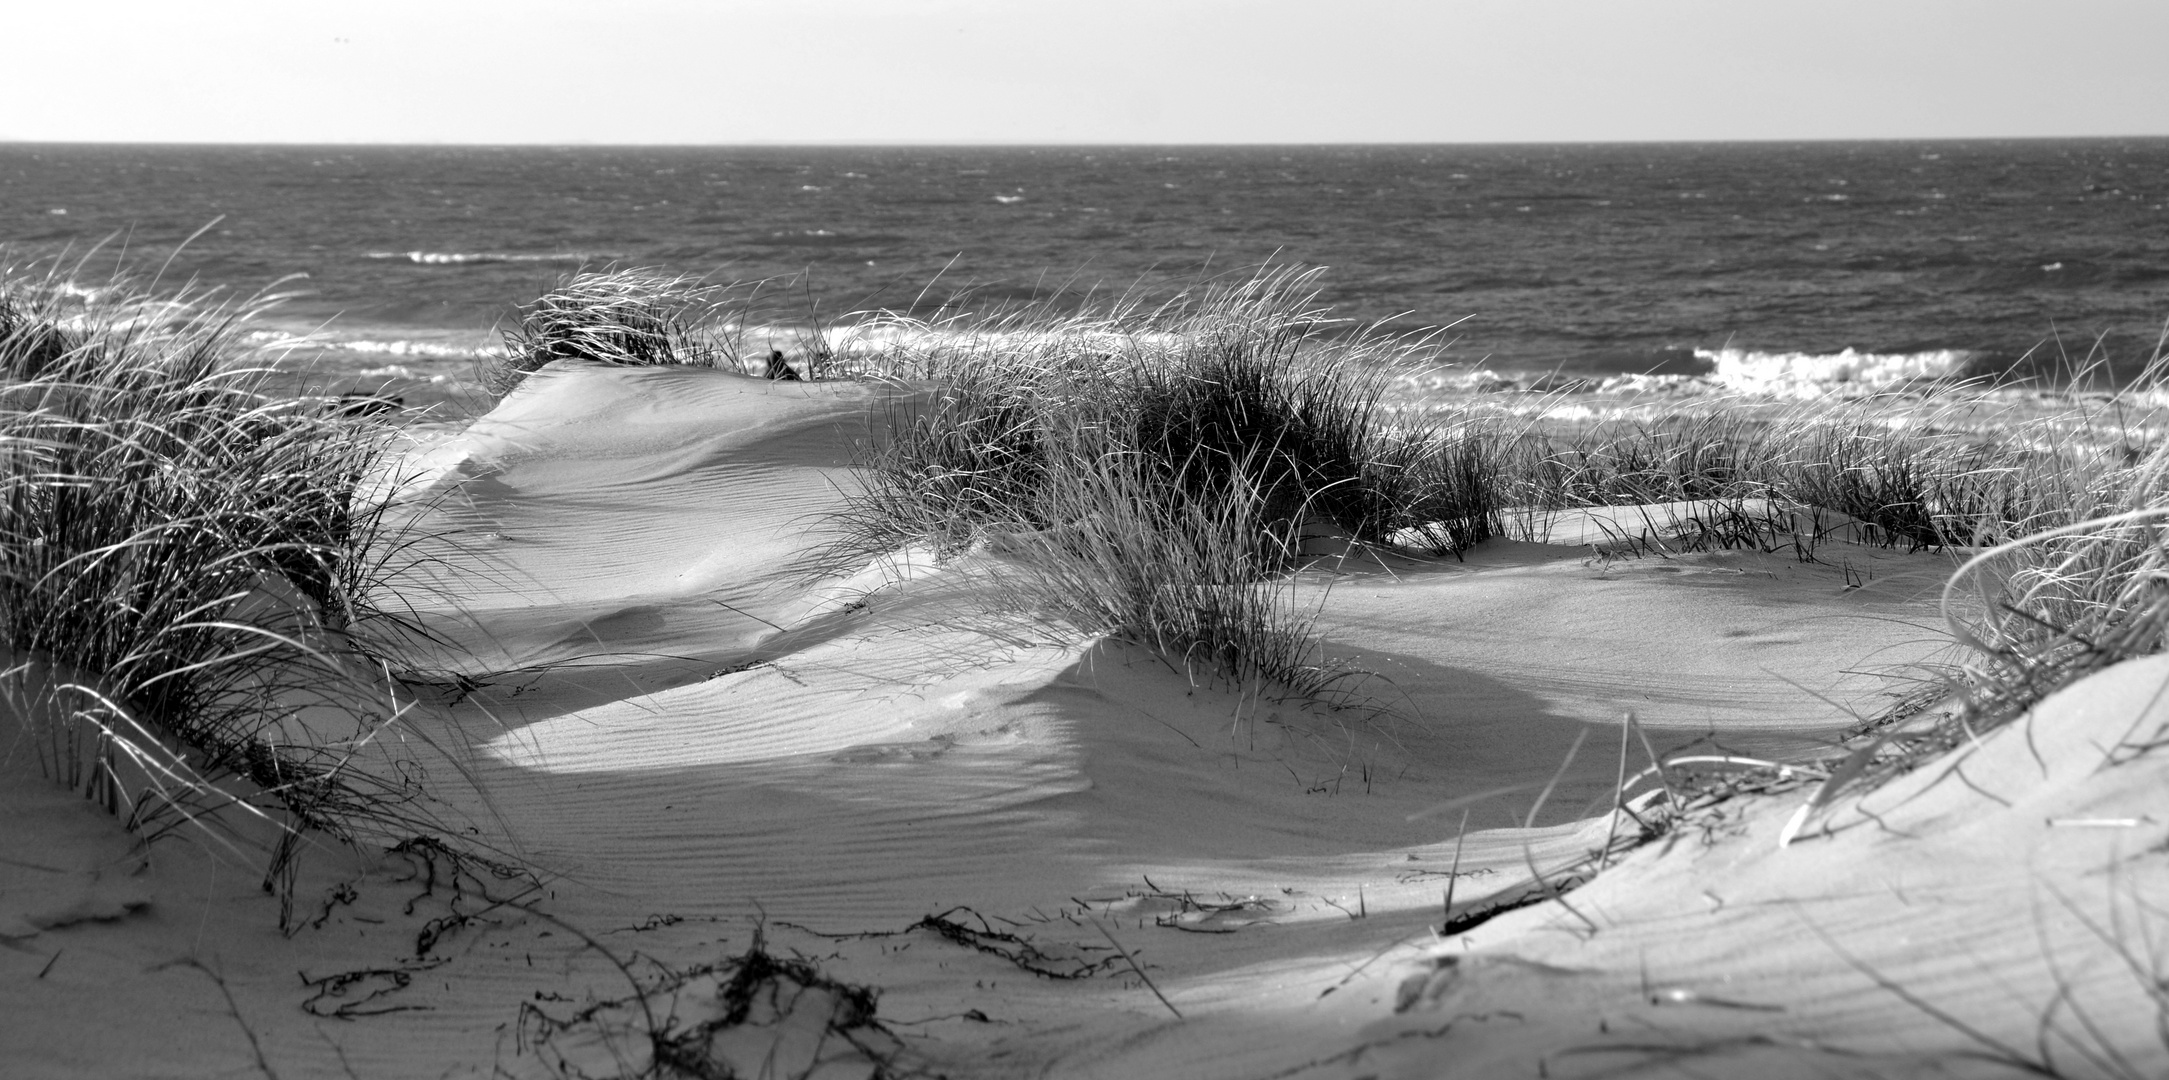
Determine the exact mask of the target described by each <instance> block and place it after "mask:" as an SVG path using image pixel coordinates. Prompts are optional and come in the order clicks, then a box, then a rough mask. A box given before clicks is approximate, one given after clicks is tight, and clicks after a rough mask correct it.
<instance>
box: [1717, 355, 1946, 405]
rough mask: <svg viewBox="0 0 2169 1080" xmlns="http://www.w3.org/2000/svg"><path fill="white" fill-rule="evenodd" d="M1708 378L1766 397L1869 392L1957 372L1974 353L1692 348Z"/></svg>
mask: <svg viewBox="0 0 2169 1080" xmlns="http://www.w3.org/2000/svg"><path fill="white" fill-rule="evenodd" d="M1695 356H1696V358H1697V359H1701V360H1706V361H1708V362H1709V363H1710V364H1711V365H1712V367H1713V368H1714V370H1713V371H1712V372H1711V375H1710V377H1711V378H1712V379H1713V380H1714V381H1716V382H1717V384H1718V385H1720V386H1722V387H1724V388H1725V389H1727V390H1732V391H1736V392H1740V393H1748V394H1763V395H1767V396H1770V397H1788V398H1814V397H1824V396H1827V395H1832V394H1836V395H1841V396H1845V395H1851V394H1858V393H1873V392H1875V391H1879V390H1888V389H1893V388H1897V387H1902V386H1905V385H1908V384H1912V383H1920V382H1931V381H1934V380H1936V379H1944V378H1950V377H1953V376H1957V375H1960V374H1961V373H1962V370H1963V368H1964V367H1965V365H1966V362H1967V361H1968V360H1971V359H1973V358H1974V356H1975V354H1974V353H1973V352H1970V351H1968V350H1964V349H1934V350H1930V351H1928V352H1913V353H1867V352H1856V351H1854V350H1852V349H1847V350H1845V351H1844V352H1838V353H1769V352H1748V351H1746V350H1744V349H1696V350H1695Z"/></svg>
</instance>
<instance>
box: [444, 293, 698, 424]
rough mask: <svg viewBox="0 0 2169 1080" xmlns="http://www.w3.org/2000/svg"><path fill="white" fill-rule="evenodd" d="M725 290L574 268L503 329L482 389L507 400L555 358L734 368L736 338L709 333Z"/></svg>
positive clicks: (616, 362)
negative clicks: (501, 347) (530, 375)
mask: <svg viewBox="0 0 2169 1080" xmlns="http://www.w3.org/2000/svg"><path fill="white" fill-rule="evenodd" d="M725 291H726V289H725V287H722V286H716V285H711V284H709V283H707V282H704V281H702V280H700V279H698V278H693V277H687V276H685V275H682V274H666V273H662V272H659V271H656V270H651V269H646V268H641V267H631V268H624V269H611V270H603V271H581V272H578V273H574V274H570V275H568V276H566V277H565V278H564V279H563V280H561V281H559V282H558V283H557V285H556V287H555V288H552V289H551V290H549V291H548V292H545V293H543V294H542V295H540V296H537V297H535V298H534V299H532V300H529V301H527V302H526V303H524V304H521V305H520V307H519V310H518V311H517V312H516V313H515V316H514V318H513V320H512V322H511V323H510V324H509V325H507V326H504V327H503V328H502V329H501V334H502V336H503V338H504V346H505V347H504V352H503V355H502V356H501V357H499V358H498V359H497V360H495V361H494V362H493V363H492V364H491V365H490V366H489V367H487V368H486V369H485V370H484V371H483V372H482V383H483V387H484V389H486V390H488V391H489V393H490V394H491V395H492V396H494V397H498V398H502V397H504V396H505V395H506V394H508V393H511V392H512V390H513V388H514V387H517V386H518V385H519V384H520V382H521V381H522V380H524V379H526V378H527V373H528V372H530V371H533V370H535V369H536V368H539V367H541V366H543V365H544V364H547V363H549V362H551V361H552V360H586V361H590V362H593V363H599V364H611V365H616V366H623V367H640V366H650V365H663V364H684V365H692V366H696V367H717V366H727V367H731V368H734V369H735V368H736V367H737V355H736V353H735V352H733V351H731V350H730V348H729V345H728V342H729V339H728V338H727V337H724V336H719V335H716V334H714V333H712V332H710V331H711V330H712V325H713V323H714V321H715V318H716V315H717V313H718V312H719V311H720V310H721V309H722V306H723V301H722V297H721V294H722V293H723V292H725Z"/></svg>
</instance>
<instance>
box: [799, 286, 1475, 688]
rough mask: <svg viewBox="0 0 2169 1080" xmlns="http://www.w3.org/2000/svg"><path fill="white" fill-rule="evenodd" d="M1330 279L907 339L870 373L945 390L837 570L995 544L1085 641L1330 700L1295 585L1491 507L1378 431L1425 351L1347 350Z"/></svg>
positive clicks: (902, 421)
mask: <svg viewBox="0 0 2169 1080" xmlns="http://www.w3.org/2000/svg"><path fill="white" fill-rule="evenodd" d="M1311 282H1312V275H1310V274H1300V273H1293V272H1287V271H1269V272H1265V273H1262V274H1259V275H1258V276H1255V277H1252V278H1249V279H1246V280H1242V281H1239V282H1235V283H1232V284H1229V283H1214V284H1208V285H1206V286H1203V287H1200V288H1199V289H1196V290H1194V291H1192V292H1189V293H1185V294H1183V295H1182V296H1179V297H1177V298H1176V299H1174V300H1172V301H1169V302H1167V303H1165V304H1162V305H1160V306H1157V307H1153V308H1149V309H1148V308H1144V307H1142V306H1140V305H1137V304H1135V303H1133V302H1131V301H1129V300H1121V301H1117V302H1115V303H1113V304H1112V305H1109V306H1107V307H1105V308H1094V307H1092V306H1090V305H1089V304H1088V305H1085V306H1084V307H1083V308H1082V309H1081V310H1077V311H1072V312H1069V313H1064V314H1054V313H1051V312H1050V311H1049V310H1046V309H1026V310H1023V311H1012V312H1007V313H1003V314H1000V315H996V316H990V317H984V318H979V319H971V320H966V319H957V320H951V321H949V322H947V323H945V324H942V325H940V326H938V327H934V326H927V325H924V324H914V325H913V327H911V328H910V329H913V330H915V331H917V333H912V334H896V333H893V332H892V333H891V334H890V336H889V339H890V340H892V341H901V342H905V343H906V345H904V346H900V347H897V348H895V349H893V350H892V351H890V352H889V353H887V354H885V355H883V356H880V357H874V358H869V357H866V356H863V355H862V356H860V357H858V358H856V359H855V360H854V364H855V365H856V369H857V370H858V372H859V373H860V374H862V375H866V374H871V375H878V376H886V377H889V378H899V379H905V380H910V381H913V382H915V383H918V384H919V385H921V386H923V387H925V388H926V392H925V393H924V394H922V395H920V396H919V398H918V399H916V400H914V401H912V402H911V403H910V404H898V405H896V406H895V407H894V408H893V410H892V415H891V416H890V421H891V423H890V431H889V433H888V434H887V436H886V437H885V438H884V439H882V440H881V441H879V442H878V443H877V444H876V445H875V446H873V447H872V448H871V449H870V450H869V454H868V457H867V460H866V462H865V468H864V469H863V470H862V473H861V478H862V480H863V486H862V487H861V489H860V490H859V491H858V492H855V493H853V494H852V495H851V497H850V498H849V500H848V503H847V506H846V509H845V511H844V512H843V514H842V517H841V521H840V528H839V536H838V538H837V539H836V540H835V541H834V542H833V543H832V544H831V545H829V547H828V548H827V549H826V550H825V551H824V552H823V553H822V556H821V558H820V559H819V560H818V561H819V563H820V565H821V567H822V568H823V569H824V570H828V571H840V570H847V569H851V568H855V567H856V566H857V565H863V563H864V562H865V561H866V560H867V559H869V558H873V557H878V556H879V555H882V554H885V553H887V552H890V551H893V550H896V549H898V548H901V547H906V546H913V545H919V546H924V547H928V548H931V549H932V550H933V551H934V553H935V554H936V555H937V556H938V557H943V558H950V557H955V556H957V555H959V554H962V553H964V552H966V551H972V550H980V549H985V550H988V551H991V552H992V553H994V554H996V555H998V556H1000V557H1001V565H1002V567H1003V569H1001V570H999V571H998V573H999V575H1000V576H1001V578H1002V580H1003V582H1004V583H1005V586H1006V587H1007V595H1009V596H1010V597H1011V598H1012V599H1014V600H1015V601H1016V602H1018V603H1020V604H1022V605H1025V606H1029V607H1033V608H1035V609H1038V610H1040V611H1042V612H1044V613H1046V614H1049V615H1052V616H1055V617H1058V618H1060V619H1062V620H1064V621H1067V622H1069V623H1071V624H1073V625H1075V626H1076V627H1077V628H1079V629H1080V630H1082V631H1085V632H1088V633H1107V634H1112V635H1115V636H1118V637H1122V638H1126V639H1129V640H1134V641H1138V642H1141V643H1144V644H1147V645H1150V646H1152V647H1154V648H1156V649H1159V650H1161V651H1163V652H1164V653H1167V654H1170V655H1172V656H1174V657H1177V658H1180V659H1182V660H1183V661H1185V662H1186V663H1188V664H1190V665H1192V666H1193V667H1196V668H1200V669H1202V670H1205V671H1207V672H1213V673H1218V674H1224V675H1229V676H1233V677H1235V678H1237V679H1240V680H1248V679H1251V678H1264V679H1267V680H1271V681H1277V682H1280V683H1282V684H1284V685H1286V686H1288V687H1290V688H1291V689H1294V690H1296V691H1298V692H1304V693H1310V692H1316V691H1317V690H1319V689H1321V688H1322V687H1324V686H1325V685H1328V684H1330V683H1331V682H1332V681H1333V679H1334V672H1333V670H1332V668H1331V665H1329V664H1326V663H1325V662H1324V661H1323V660H1322V658H1321V657H1319V656H1318V655H1316V640H1315V635H1314V634H1313V633H1312V630H1311V626H1310V621H1309V617H1308V615H1307V614H1306V613H1305V612H1304V611H1302V610H1300V609H1299V607H1298V605H1296V604H1295V603H1294V601H1293V599H1292V595H1293V594H1292V591H1291V589H1290V588H1289V583H1288V581H1287V580H1286V575H1287V574H1288V573H1290V572H1291V571H1294V570H1297V569H1299V568H1300V567H1302V566H1303V565H1305V563H1306V561H1307V560H1308V559H1310V558H1312V557H1314V556H1315V555H1316V554H1317V553H1318V552H1319V551H1320V550H1321V548H1322V547H1323V546H1326V545H1329V544H1330V543H1332V542H1333V541H1334V539H1336V538H1337V540H1338V542H1339V543H1340V544H1342V545H1343V546H1344V547H1345V545H1346V544H1347V543H1349V542H1354V543H1357V544H1363V543H1383V542H1385V541H1386V540H1387V539H1388V537H1390V536H1391V535H1392V534H1393V533H1394V532H1395V530H1397V529H1399V528H1402V527H1404V526H1406V525H1408V524H1411V523H1413V518H1414V516H1415V515H1423V516H1426V517H1428V516H1429V515H1431V514H1433V513H1438V512H1441V511H1444V512H1445V513H1446V516H1447V517H1449V518H1452V519H1453V520H1455V521H1458V522H1461V523H1462V525H1461V526H1459V527H1460V528H1461V530H1462V531H1461V533H1460V534H1458V535H1459V536H1460V537H1461V538H1462V539H1464V540H1465V539H1466V538H1467V537H1468V536H1469V535H1473V534H1474V533H1475V532H1480V531H1481V526H1480V525H1469V524H1468V523H1469V522H1471V521H1477V522H1480V521H1482V520H1484V519H1485V513H1484V511H1483V510H1482V509H1481V508H1474V509H1472V508H1471V507H1470V506H1468V505H1464V503H1465V502H1466V501H1467V499H1468V498H1470V497H1472V496H1471V495H1470V493H1471V492H1475V491H1476V490H1477V489H1474V488H1469V487H1466V486H1465V485H1464V486H1463V487H1460V488H1456V487H1455V486H1454V484H1455V483H1456V482H1457V481H1456V480H1455V478H1454V477H1453V476H1452V474H1451V473H1450V472H1444V471H1442V472H1438V473H1436V474H1425V473H1423V472H1422V471H1420V470H1419V469H1417V468H1416V467H1415V465H1416V463H1417V462H1419V461H1422V460H1425V454H1424V452H1423V451H1424V450H1425V449H1426V448H1428V447H1429V446H1430V445H1431V443H1432V441H1434V440H1432V439H1430V438H1429V437H1427V436H1419V435H1411V434H1408V433H1396V432H1391V431H1389V430H1387V428H1386V427H1385V426H1384V424H1383V423H1382V421H1381V418H1380V416H1379V413H1378V402H1379V398H1380V394H1381V393H1382V390H1383V387H1384V382H1385V379H1386V378H1387V377H1388V375H1389V374H1390V373H1391V371H1393V370H1394V369H1395V368H1396V366H1397V365H1399V364H1404V363H1407V362H1410V361H1411V360H1412V359H1413V358H1416V357H1418V356H1419V355H1420V354H1421V353H1423V352H1424V351H1425V350H1426V349H1427V348H1428V347H1429V345H1428V341H1427V339H1399V338H1389V337H1385V336H1382V335H1377V334H1370V333H1360V332H1329V331H1336V330H1345V329H1346V328H1336V327H1334V325H1333V324H1332V323H1331V321H1330V320H1327V319H1326V318H1325V317H1324V315H1323V314H1322V312H1321V311H1320V310H1319V309H1317V308H1316V307H1315V304H1314V292H1313V291H1312V286H1311ZM898 321H899V322H901V320H898ZM890 329H891V331H893V330H894V329H895V328H894V327H891V328H890Z"/></svg>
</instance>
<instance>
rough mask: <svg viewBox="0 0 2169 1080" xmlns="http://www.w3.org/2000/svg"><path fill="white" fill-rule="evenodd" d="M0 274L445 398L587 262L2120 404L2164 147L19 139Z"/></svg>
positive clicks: (1574, 364) (772, 290)
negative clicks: (198, 313) (2098, 384)
mask: <svg viewBox="0 0 2169 1080" xmlns="http://www.w3.org/2000/svg"><path fill="white" fill-rule="evenodd" d="M0 244H4V245H5V252H4V257H5V261H7V262H10V263H14V264H24V263H26V262H30V261H33V260H36V259H39V258H45V257H58V258H60V259H62V260H64V262H65V265H67V266H68V267H69V268H70V270H69V272H70V273H71V274H73V275H75V276H76V277H77V278H78V279H79V280H82V281H84V282H87V283H93V284H92V285H89V286H86V287H95V284H94V283H96V282H98V281H101V280H104V279H106V278H107V277H109V276H110V275H111V274H112V273H113V271H114V270H115V269H116V267H118V268H124V269H126V270H127V271H129V272H131V273H133V274H134V275H135V276H136V277H137V278H138V279H139V280H148V279H152V278H155V279H156V280H157V282H158V284H159V285H160V286H161V287H179V286H183V285H185V286H187V287H189V288H191V289H194V290H197V291H203V290H215V291H218V292H221V293H222V294H224V295H226V296H229V297H233V298H236V299H240V298H246V297H250V296H256V295H261V294H265V293H271V294H277V295H279V296H281V297H283V299H281V301H280V302H279V303H278V305H277V306H276V307H274V308H273V309H272V310H271V311H270V312H269V313H268V315H267V316H266V317H265V319H264V321H263V323H262V328H263V331H262V332H263V333H264V334H267V335H271V336H274V337H276V336H279V335H285V336H286V337H287V338H289V339H294V340H302V341H306V342H307V343H308V344H309V346H310V351H309V355H310V356H311V357H312V358H313V361H314V362H316V363H317V364H318V365H319V366H320V368H321V369H322V370H324V371H326V372H328V373H330V374H331V375H335V376H338V377H339V378H342V379H344V380H346V383H347V384H350V385H351V384H359V383H365V382H367V381H368V380H371V379H378V380H383V381H385V382H386V383H388V384H399V385H408V386H412V385H417V384H425V383H432V382H434V383H436V384H439V385H452V386H458V385H463V380H469V379H471V377H472V373H473V371H474V368H475V364H476V363H477V361H478V360H480V359H483V358H486V357H487V356H488V355H490V354H491V352H492V351H493V350H494V349H496V348H497V347H498V346H497V342H498V338H497V334H496V328H497V327H499V326H501V325H503V324H504V322H505V321H506V320H507V319H509V318H510V317H512V315H513V313H514V312H515V311H516V309H517V306H518V305H519V304H520V303H522V302H523V301H525V300H528V299H530V298H532V297H534V296H536V295H538V294H540V293H541V292H542V291H544V290H546V289H548V288H549V287H550V286H551V285H552V284H553V282H555V281H557V280H559V279H560V278H561V277H562V276H564V275H567V274H571V273H575V272H578V271H580V270H582V269H601V268H605V267H613V266H615V267H636V266H637V267H652V268H657V269H660V270H663V271H667V272H672V273H683V274H689V275H696V276H701V277H705V278H707V279H709V280H711V281H716V282H732V281H735V282H746V283H754V282H759V283H764V284H763V285H762V286H761V287H762V288H763V289H765V290H766V293H765V295H766V296H767V297H768V298H770V299H771V300H772V301H774V308H773V310H774V311H776V312H778V313H779V314H777V315H776V318H778V319H782V320H789V319H790V318H793V317H794V315H793V314H792V313H796V316H795V317H801V318H804V319H807V320H810V321H814V322H822V321H826V322H829V323H844V324H847V323H849V322H850V321H851V320H853V319H854V318H859V317H862V316H863V314H864V313H868V312H874V311H882V310H887V311H896V312H903V313H907V314H909V313H921V314H923V313H927V312H931V311H935V310H938V309H940V308H941V307H942V306H943V305H945V304H948V305H955V304H961V305H965V306H967V307H970V306H974V305H976V306H993V305H1001V304H1009V303H1016V302H1022V301H1031V300H1041V301H1046V300H1048V299H1049V298H1054V300H1055V302H1057V303H1060V302H1063V298H1078V297H1083V296H1087V295H1092V294H1095V293H1096V294H1098V295H1102V296H1105V295H1110V294H1120V293H1123V292H1125V291H1127V292H1130V293H1132V294H1133V295H1139V296H1148V297H1149V296H1153V295H1158V294H1166V293H1171V292H1172V291H1175V290H1178V289H1181V288H1183V287H1185V286H1187V285H1192V284H1195V283H1196V282H1198V281H1200V280H1202V279H1210V278H1214V277H1220V276H1226V275H1243V274H1248V273H1253V272H1255V271H1256V270H1257V268H1259V267H1261V266H1294V267H1323V268H1325V269H1324V271H1323V275H1322V277H1321V278H1320V279H1319V284H1320V287H1321V289H1322V292H1321V294H1320V300H1321V301H1322V302H1324V303H1325V304H1328V305H1330V306H1331V308H1332V311H1333V313H1334V314H1335V315H1337V316H1340V317H1342V318H1345V319H1347V320H1350V325H1376V326H1381V327H1383V328H1385V329H1386V330H1388V331H1419V330H1422V329H1424V328H1441V331H1440V338H1441V340H1443V341H1445V342H1447V343H1448V346H1447V348H1446V349H1445V350H1444V351H1443V352H1442V353H1440V354H1439V356H1440V358H1441V362H1443V363H1445V364H1447V365H1450V366H1455V367H1460V368H1464V369H1466V370H1470V371H1478V370H1481V371H1487V372H1494V373H1498V374H1499V375H1500V376H1501V377H1503V378H1508V379H1512V378H1521V379H1524V380H1527V379H1530V378H1532V377H1541V376H1545V375H1550V376H1568V377H1574V378H1599V377H1607V376H1635V375H1645V374H1647V375H1660V376H1661V375H1691V376H1703V377H1708V376H1711V375H1713V374H1716V375H1722V376H1723V377H1724V378H1727V379H1730V380H1731V381H1732V382H1735V383H1740V384H1741V385H1752V384H1756V383H1757V382H1758V380H1759V381H1760V382H1761V383H1765V384H1769V385H1773V386H1775V385H1784V386H1787V387H1790V388H1791V390H1792V391H1793V392H1795V393H1815V392H1819V391H1820V390H1822V389H1827V388H1830V387H1836V386H1840V385H1854V386H1857V385H1859V384H1861V383H1863V382H1867V383H1873V382H1875V381H1876V380H1879V379H1901V378H1910V377H1919V376H1922V375H1936V374H1946V375H1947V374H1953V373H1988V372H2018V373H2024V374H2031V375H2033V376H2036V377H2040V378H2047V379H2050V380H2053V379H2056V378H2060V377H2068V373H2069V372H2071V371H2073V370H2077V369H2081V368H2085V367H2087V366H2088V365H2091V370H2092V373H2093V377H2095V378H2108V379H2111V380H2114V379H2128V378H2130V377H2131V376H2133V375H2135V374H2136V373H2137V372H2138V371H2139V370H2140V369H2141V368H2142V367H2143V366H2144V365H2145V364H2146V362H2147V361H2148V360H2149V359H2150V358H2152V357H2153V356H2155V355H2156V354H2157V353H2158V351H2159V345H2160V341H2161V337H2162V332H2163V326H2164V319H2165V317H2169V139H2159V138H2149V139H2138V138H2134V139H2086V140H2018V141H1990V140H1983V141H1928V142H1903V141H1898V142H1808V143H1779V142H1768V143H1762V142H1757V143H1673V144H1574V145H1407V146H1402V145H1394V146H1199V147H1168V146H1149V147H1135V146H1133V147H1120V146H1107V147H820V148H810V147H782V146H773V147H768V146H764V147H608V146H577V147H489V146H291V145H280V146H194V145H105V144H98V145H92V144H68V145H44V144H21V143H16V144H0ZM1727 373H1729V374H1727Z"/></svg>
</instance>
